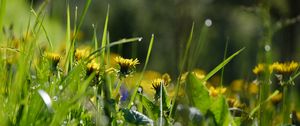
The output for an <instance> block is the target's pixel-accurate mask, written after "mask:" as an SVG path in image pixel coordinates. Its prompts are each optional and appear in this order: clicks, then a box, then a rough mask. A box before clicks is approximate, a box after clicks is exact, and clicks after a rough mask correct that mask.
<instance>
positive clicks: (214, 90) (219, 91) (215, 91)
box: [209, 86, 227, 97]
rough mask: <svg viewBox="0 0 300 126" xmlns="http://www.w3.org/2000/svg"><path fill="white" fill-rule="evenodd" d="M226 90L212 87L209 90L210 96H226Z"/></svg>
mask: <svg viewBox="0 0 300 126" xmlns="http://www.w3.org/2000/svg"><path fill="white" fill-rule="evenodd" d="M226 90H227V89H226V88H223V87H218V88H214V87H213V86H211V87H210V88H209V94H210V96H213V97H216V96H218V95H220V94H224V93H225V92H226Z"/></svg>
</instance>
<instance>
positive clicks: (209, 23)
mask: <svg viewBox="0 0 300 126" xmlns="http://www.w3.org/2000/svg"><path fill="white" fill-rule="evenodd" d="M205 25H206V26H207V27H210V26H211V25H212V20H211V19H206V20H205Z"/></svg>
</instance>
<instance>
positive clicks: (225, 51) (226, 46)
mask: <svg viewBox="0 0 300 126" xmlns="http://www.w3.org/2000/svg"><path fill="white" fill-rule="evenodd" d="M228 41H229V39H227V41H226V45H225V50H224V57H223V61H224V60H225V59H226V56H227V48H228ZM224 70H225V66H224V67H223V68H222V71H221V82H220V86H221V87H223V78H224Z"/></svg>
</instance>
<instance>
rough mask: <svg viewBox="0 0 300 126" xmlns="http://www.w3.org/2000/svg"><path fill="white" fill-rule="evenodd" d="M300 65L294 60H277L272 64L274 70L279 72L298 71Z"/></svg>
mask: <svg viewBox="0 0 300 126" xmlns="http://www.w3.org/2000/svg"><path fill="white" fill-rule="evenodd" d="M298 67H299V63H297V62H294V61H291V62H284V63H279V62H275V63H273V64H272V68H273V70H274V71H275V72H277V73H279V74H291V73H293V72H294V71H296V70H297V69H298Z"/></svg>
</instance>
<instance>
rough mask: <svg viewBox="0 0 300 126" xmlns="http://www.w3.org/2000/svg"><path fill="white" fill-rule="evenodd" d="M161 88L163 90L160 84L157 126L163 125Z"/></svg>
mask: <svg viewBox="0 0 300 126" xmlns="http://www.w3.org/2000/svg"><path fill="white" fill-rule="evenodd" d="M163 88H164V85H163V84H160V91H159V93H160V104H159V111H160V115H159V126H162V125H163V97H162V96H163V93H162V92H163Z"/></svg>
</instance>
